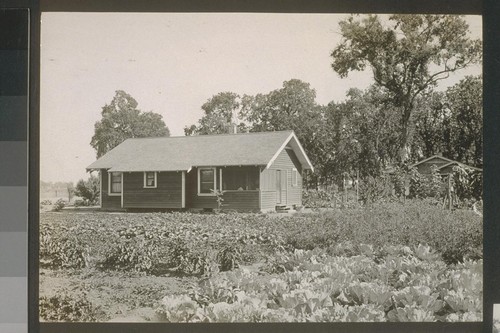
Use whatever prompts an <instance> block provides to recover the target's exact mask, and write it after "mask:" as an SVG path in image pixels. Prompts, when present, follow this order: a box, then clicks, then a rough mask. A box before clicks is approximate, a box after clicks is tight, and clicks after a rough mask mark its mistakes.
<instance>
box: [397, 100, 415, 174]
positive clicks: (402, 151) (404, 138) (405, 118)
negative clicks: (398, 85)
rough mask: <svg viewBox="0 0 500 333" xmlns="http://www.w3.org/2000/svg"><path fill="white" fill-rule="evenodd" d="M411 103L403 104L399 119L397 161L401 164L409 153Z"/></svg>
mask: <svg viewBox="0 0 500 333" xmlns="http://www.w3.org/2000/svg"><path fill="white" fill-rule="evenodd" d="M412 109H413V105H412V103H410V102H407V103H405V105H404V106H403V112H402V119H401V142H400V146H399V163H400V164H403V163H404V162H405V161H406V160H408V157H409V153H410V139H409V137H410V133H409V129H410V116H411V111H412Z"/></svg>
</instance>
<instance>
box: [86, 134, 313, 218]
mask: <svg viewBox="0 0 500 333" xmlns="http://www.w3.org/2000/svg"><path fill="white" fill-rule="evenodd" d="M307 169H308V170H313V166H312V164H311V162H310V160H309V158H308V157H307V155H306V153H305V151H304V149H303V148H302V146H301V144H300V142H299V140H298V139H297V137H296V135H295V133H294V132H293V131H279V132H262V133H241V134H223V135H199V136H182V137H162V138H141V139H128V140H126V141H124V142H123V143H121V144H120V145H118V146H117V147H115V148H114V149H112V150H111V151H109V152H108V153H107V154H105V155H104V156H102V157H101V158H99V159H98V160H97V161H95V162H94V163H92V164H91V165H90V166H88V167H87V170H88V171H99V175H100V176H99V177H100V180H101V207H102V208H104V209H135V208H153V209H157V208H158V209H190V208H193V209H210V208H211V209H214V208H217V207H218V206H217V196H216V194H215V192H216V191H221V192H222V193H223V194H222V198H223V200H224V201H223V209H229V210H238V211H271V210H275V209H276V207H292V206H294V205H296V206H300V205H302V176H303V173H304V170H307Z"/></svg>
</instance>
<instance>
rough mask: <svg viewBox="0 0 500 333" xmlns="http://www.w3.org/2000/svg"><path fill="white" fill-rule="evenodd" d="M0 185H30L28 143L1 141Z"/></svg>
mask: <svg viewBox="0 0 500 333" xmlns="http://www.w3.org/2000/svg"><path fill="white" fill-rule="evenodd" d="M0 156H1V157H2V159H1V160H0V186H27V185H28V174H27V171H28V143H27V142H26V141H0Z"/></svg>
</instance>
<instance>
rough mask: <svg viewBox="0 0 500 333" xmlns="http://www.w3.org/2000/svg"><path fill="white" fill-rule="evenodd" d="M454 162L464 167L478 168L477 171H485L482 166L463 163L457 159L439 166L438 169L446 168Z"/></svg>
mask: <svg viewBox="0 0 500 333" xmlns="http://www.w3.org/2000/svg"><path fill="white" fill-rule="evenodd" d="M452 164H458V165H460V166H461V167H462V168H470V169H473V170H476V171H483V170H482V169H480V168H476V167H473V166H472V165H467V164H463V163H460V162H457V161H453V162H450V163H446V164H445V165H442V166H440V167H438V170H441V169H444V168H446V167H448V166H450V165H452Z"/></svg>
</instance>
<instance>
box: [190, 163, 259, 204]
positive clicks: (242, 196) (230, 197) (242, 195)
mask: <svg viewBox="0 0 500 333" xmlns="http://www.w3.org/2000/svg"><path fill="white" fill-rule="evenodd" d="M227 168H232V167H227ZM234 168H238V167H234ZM256 168H257V167H256ZM220 169H221V168H216V171H217V174H216V183H217V188H219V184H220ZM222 169H223V171H222V172H223V176H222V178H224V168H222ZM222 198H223V199H224V202H223V205H224V206H223V209H230V210H238V211H257V210H259V191H258V190H256V191H225V192H224V194H223V197H222ZM186 207H188V208H196V209H202V208H209V209H216V208H217V201H216V197H215V196H198V169H197V168H193V169H191V171H190V172H189V173H188V174H187V176H186Z"/></svg>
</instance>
